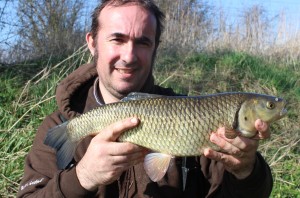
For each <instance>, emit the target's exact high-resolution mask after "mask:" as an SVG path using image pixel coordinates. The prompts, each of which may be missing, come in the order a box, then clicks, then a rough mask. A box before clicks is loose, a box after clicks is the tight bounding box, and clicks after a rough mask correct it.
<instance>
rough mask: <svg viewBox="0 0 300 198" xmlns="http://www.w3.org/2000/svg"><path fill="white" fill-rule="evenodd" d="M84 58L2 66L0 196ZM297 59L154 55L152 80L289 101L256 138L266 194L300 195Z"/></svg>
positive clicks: (9, 189)
mask: <svg viewBox="0 0 300 198" xmlns="http://www.w3.org/2000/svg"><path fill="white" fill-rule="evenodd" d="M88 61H90V59H89V56H88V55H87V54H86V51H85V49H81V50H79V51H78V52H76V53H74V54H73V55H72V56H71V57H69V58H67V59H65V60H63V61H62V62H55V63H53V64H52V63H51V61H49V60H48V61H44V62H43V63H39V64H41V65H40V67H39V69H38V70H36V65H37V64H30V66H28V65H27V67H26V72H16V71H22V70H23V67H22V66H16V67H13V68H5V69H3V68H2V70H1V73H0V89H1V90H5V91H1V93H0V103H1V108H0V159H1V160H0V167H1V168H0V169H1V173H0V197H15V194H16V192H17V189H18V184H19V182H20V180H21V178H22V173H23V163H24V158H25V156H26V154H27V153H28V151H29V149H30V147H31V144H32V141H33V138H34V135H35V132H36V129H37V127H38V126H39V124H40V123H41V121H42V120H43V119H44V117H45V116H46V115H48V114H49V113H51V112H52V111H53V110H54V109H55V108H56V103H55V99H54V93H55V87H56V85H57V83H58V82H59V81H60V80H61V79H62V78H64V77H65V76H66V75H67V74H68V73H70V72H71V71H72V70H74V69H75V68H76V67H78V65H81V64H82V63H85V62H88ZM299 64H300V62H295V61H293V62H292V63H290V64H287V63H281V62H273V61H272V60H266V59H264V58H261V57H256V56H252V55H249V54H246V53H241V52H230V51H225V52H215V53H197V54H192V55H187V56H185V57H169V56H163V57H159V58H158V60H157V64H156V66H155V72H154V75H155V78H156V80H157V83H158V84H160V85H162V86H164V87H172V88H174V89H175V90H176V91H177V92H180V93H185V94H188V95H200V94H205V93H215V92H224V91H249V92H258V93H266V94H271V95H278V96H281V97H284V98H286V99H287V100H288V101H289V107H290V108H289V114H288V117H287V118H284V119H282V120H280V121H279V122H277V123H275V124H273V125H272V128H271V131H272V137H271V139H270V140H266V141H262V143H261V145H260V148H259V150H260V152H261V153H262V154H263V156H264V157H265V158H266V160H267V161H268V163H269V164H270V166H271V169H272V174H273V177H274V188H273V192H272V196H271V197H276V198H283V197H297V196H298V197H299V194H300V186H299V184H300V168H299V167H300V154H299V153H300V146H299V145H300V129H299V121H300V119H299V113H298V112H299V111H300V107H299V106H300V102H299V101H300V90H299V88H300V82H299V79H300V67H299ZM0 69H1V68H0Z"/></svg>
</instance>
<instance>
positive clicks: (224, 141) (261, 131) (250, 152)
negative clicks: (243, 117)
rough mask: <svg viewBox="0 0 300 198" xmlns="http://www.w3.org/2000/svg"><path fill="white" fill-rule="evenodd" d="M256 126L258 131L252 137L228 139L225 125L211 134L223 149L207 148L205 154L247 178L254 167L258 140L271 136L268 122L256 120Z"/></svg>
mask: <svg viewBox="0 0 300 198" xmlns="http://www.w3.org/2000/svg"><path fill="white" fill-rule="evenodd" d="M255 127H256V129H257V131H258V133H257V134H256V135H255V136H254V137H253V138H251V139H250V138H246V137H242V136H237V137H236V138H234V139H228V138H226V137H225V127H221V128H219V129H218V130H217V132H216V133H212V134H211V136H210V140H211V141H212V142H213V143H214V144H216V145H218V146H219V147H220V148H221V151H219V152H217V151H214V150H212V149H205V151H204V156H205V157H207V158H210V159H212V160H216V161H220V162H222V163H223V164H224V166H225V169H226V170H227V171H228V172H230V173H231V174H233V175H234V176H235V177H236V178H237V179H245V178H246V177H248V176H249V175H250V174H251V172H252V170H253V168H254V165H255V160H256V151H257V148H258V144H259V143H258V140H259V139H266V138H269V137H270V132H269V126H268V124H267V123H265V122H262V121H261V120H256V122H255Z"/></svg>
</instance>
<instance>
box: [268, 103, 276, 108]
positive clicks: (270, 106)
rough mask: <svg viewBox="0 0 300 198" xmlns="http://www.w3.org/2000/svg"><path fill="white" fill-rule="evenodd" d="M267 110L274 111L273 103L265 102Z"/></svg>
mask: <svg viewBox="0 0 300 198" xmlns="http://www.w3.org/2000/svg"><path fill="white" fill-rule="evenodd" d="M267 108H268V109H274V108H275V103H274V102H270V101H269V102H267Z"/></svg>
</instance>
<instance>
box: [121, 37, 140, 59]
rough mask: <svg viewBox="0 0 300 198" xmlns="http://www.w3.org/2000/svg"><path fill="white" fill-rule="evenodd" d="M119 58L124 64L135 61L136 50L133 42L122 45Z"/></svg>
mask: <svg viewBox="0 0 300 198" xmlns="http://www.w3.org/2000/svg"><path fill="white" fill-rule="evenodd" d="M121 59H122V61H123V62H125V63H126V64H130V63H134V62H136V61H137V56H136V50H135V46H134V43H133V42H128V43H126V44H125V45H123V49H122V54H121Z"/></svg>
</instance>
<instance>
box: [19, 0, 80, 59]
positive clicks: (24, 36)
mask: <svg viewBox="0 0 300 198" xmlns="http://www.w3.org/2000/svg"><path fill="white" fill-rule="evenodd" d="M83 3H84V1H83V0H18V13H19V20H20V24H21V26H20V28H19V30H18V34H19V36H20V41H19V42H18V44H17V45H18V46H17V47H16V48H17V49H19V50H20V49H22V56H30V57H31V58H38V57H41V56H51V55H54V56H56V55H66V54H69V53H72V52H73V51H74V50H76V49H78V48H79V47H80V46H82V44H83V42H84V39H83V38H84V30H83V27H82V26H81V25H80V20H79V19H80V14H81V11H82V8H83ZM24 58H26V57H23V59H24Z"/></svg>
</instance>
